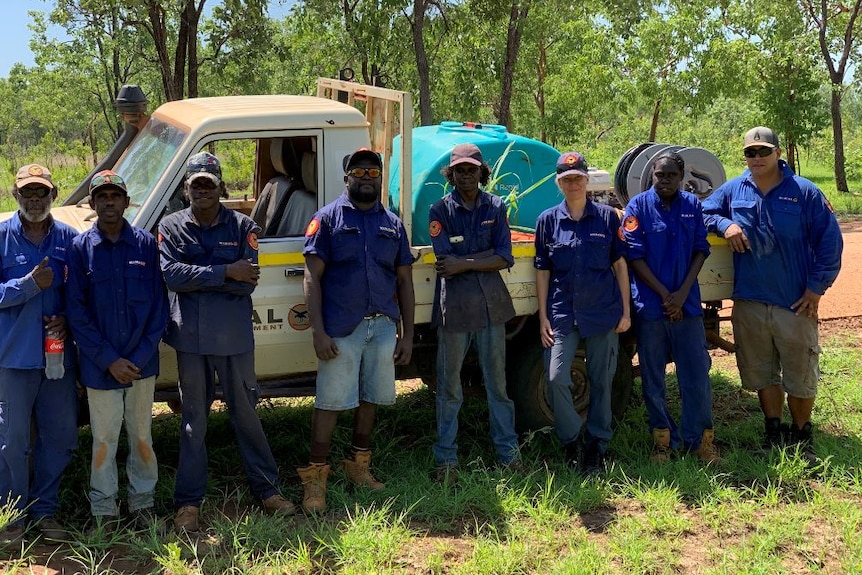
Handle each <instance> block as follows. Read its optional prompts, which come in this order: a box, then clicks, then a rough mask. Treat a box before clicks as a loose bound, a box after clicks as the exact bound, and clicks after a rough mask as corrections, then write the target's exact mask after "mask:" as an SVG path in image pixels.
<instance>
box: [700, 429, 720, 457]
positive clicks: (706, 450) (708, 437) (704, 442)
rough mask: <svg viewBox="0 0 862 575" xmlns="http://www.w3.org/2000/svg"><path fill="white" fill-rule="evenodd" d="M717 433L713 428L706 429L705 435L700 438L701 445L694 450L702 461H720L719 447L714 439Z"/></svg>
mask: <svg viewBox="0 0 862 575" xmlns="http://www.w3.org/2000/svg"><path fill="white" fill-rule="evenodd" d="M714 437H715V433H714V432H713V430H711V429H704V430H703V436H701V438H700V447H698V448H697V449H696V450H694V454H695V455H697V456H698V457H700V459H701V461H703V462H705V463H707V464H709V463H720V462H721V457H720V456H719V455H718V448H717V447H716V446H715V443H713V442H712V440H713V439H714Z"/></svg>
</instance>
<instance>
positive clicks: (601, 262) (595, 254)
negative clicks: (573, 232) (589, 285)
mask: <svg viewBox="0 0 862 575" xmlns="http://www.w3.org/2000/svg"><path fill="white" fill-rule="evenodd" d="M584 247H585V248H586V250H587V265H589V266H590V269H593V270H606V269H608V268H609V267H611V237H610V235H608V236H607V237H605V238H590V239H589V240H588V241H586V242H584Z"/></svg>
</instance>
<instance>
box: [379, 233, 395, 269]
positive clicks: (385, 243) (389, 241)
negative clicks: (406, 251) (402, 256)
mask: <svg viewBox="0 0 862 575" xmlns="http://www.w3.org/2000/svg"><path fill="white" fill-rule="evenodd" d="M400 239H401V238H400V236H399V234H398V232H397V231H396V230H394V229H387V228H379V229H378V230H377V238H376V241H375V242H374V260H375V261H376V262H377V264H378V265H380V266H381V267H385V268H386V269H395V258H396V257H398V247H399V245H400Z"/></svg>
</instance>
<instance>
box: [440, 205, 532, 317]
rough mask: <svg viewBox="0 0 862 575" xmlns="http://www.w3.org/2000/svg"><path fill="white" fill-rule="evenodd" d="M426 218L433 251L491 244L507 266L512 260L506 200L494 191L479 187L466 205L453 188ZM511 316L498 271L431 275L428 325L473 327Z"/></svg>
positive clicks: (484, 248) (475, 249)
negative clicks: (472, 201) (432, 287)
mask: <svg viewBox="0 0 862 575" xmlns="http://www.w3.org/2000/svg"><path fill="white" fill-rule="evenodd" d="M428 220H429V235H430V236H431V245H432V246H433V247H434V254H435V255H437V256H438V257H439V256H444V255H454V256H459V257H460V256H466V255H469V254H478V253H481V252H488V251H489V250H493V253H494V255H498V256H500V257H502V258H503V259H504V260H505V261H506V264H508V266H509V267H511V266H512V265H514V263H515V260H514V258H513V257H512V234H511V231H510V230H509V222H508V220H507V219H506V206H505V205H504V204H503V200H501V199H500V198H499V197H497V196H494V195H492V194H489V193H487V192H480V193H479V196H478V197H477V198H476V205H475V206H474V208H473V209H472V210H470V209H468V208H467V207H465V206H464V202H463V200H462V199H461V196H460V195H459V194H458V192H457V190H454V191H452V192H451V193H449V194H446V195H445V196H443V198H441V199H440V200H438V201H437V202H435V203H434V205H432V206H431V210H430V211H429V213H428ZM513 317H515V308H514V306H513V305H512V297H511V296H510V295H509V290H508V289H506V283H505V282H504V281H503V277H502V276H501V275H500V272H499V271H492V272H477V271H470V272H465V273H461V274H456V275H454V276H452V277H451V278H447V279H444V278H441V277H440V276H437V285H436V289H435V293H434V311H433V313H432V319H431V322H432V325H434V326H439V325H442V326H443V327H444V328H446V329H448V330H451V331H476V330H480V329H484V328H485V327H487V326H489V325H498V324H501V323H505V322H507V321H509V320H510V319H512V318H513Z"/></svg>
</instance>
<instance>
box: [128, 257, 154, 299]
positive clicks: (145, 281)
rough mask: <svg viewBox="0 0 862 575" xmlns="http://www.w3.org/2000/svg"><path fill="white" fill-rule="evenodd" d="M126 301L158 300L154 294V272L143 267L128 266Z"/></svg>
mask: <svg viewBox="0 0 862 575" xmlns="http://www.w3.org/2000/svg"><path fill="white" fill-rule="evenodd" d="M125 279H126V299H128V301H130V302H144V301H150V300H153V299H155V298H156V294H154V293H152V286H153V270H152V269H151V268H147V267H143V266H134V265H128V266H126V271H125Z"/></svg>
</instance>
